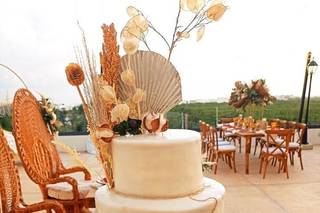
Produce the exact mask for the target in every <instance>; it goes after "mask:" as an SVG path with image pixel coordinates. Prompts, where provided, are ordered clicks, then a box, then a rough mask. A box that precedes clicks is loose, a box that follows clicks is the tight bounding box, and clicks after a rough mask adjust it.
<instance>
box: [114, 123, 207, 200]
mask: <svg viewBox="0 0 320 213" xmlns="http://www.w3.org/2000/svg"><path fill="white" fill-rule="evenodd" d="M112 155H113V175H114V182H115V188H114V190H115V191H117V192H119V193H122V194H126V195H130V196H137V197H150V198H172V197H183V196H186V195H189V194H192V193H194V192H197V191H199V189H201V187H202V184H203V182H202V180H203V175H202V170H201V157H200V156H201V151H200V135H199V133H198V132H195V131H191V130H172V129H170V130H168V131H166V132H163V133H159V134H157V135H152V134H149V135H137V136H121V137H117V138H115V139H114V140H113V141H112Z"/></svg>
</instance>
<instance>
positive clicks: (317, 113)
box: [167, 96, 320, 128]
mask: <svg viewBox="0 0 320 213" xmlns="http://www.w3.org/2000/svg"><path fill="white" fill-rule="evenodd" d="M299 109H300V98H298V97H292V96H291V97H288V96H282V97H281V98H280V97H279V99H278V100H277V101H276V102H275V103H274V104H273V105H271V106H268V107H266V108H265V110H264V113H262V111H261V110H259V109H258V108H256V110H255V111H256V112H255V114H254V115H253V116H254V118H256V119H260V118H261V117H262V116H263V117H265V118H267V119H271V118H280V119H285V120H297V117H298V112H299ZM182 112H183V113H187V114H188V115H189V116H188V120H189V122H188V124H189V127H190V128H196V127H197V126H198V121H199V120H203V121H206V122H208V123H211V124H212V125H214V124H215V123H216V121H217V119H219V118H221V117H233V116H237V115H239V114H243V115H245V116H247V115H248V111H243V110H241V109H240V110H239V109H238V110H236V109H234V108H233V107H232V106H230V105H228V103H226V102H222V103H218V102H210V103H182V104H179V105H178V106H176V107H175V108H173V109H172V110H171V111H170V112H169V113H168V114H167V116H168V118H169V121H170V127H172V128H179V127H181V120H182V118H181V113H182ZM303 118H304V117H303ZM309 123H312V124H314V123H316V124H320V97H313V98H312V99H311V100H310V109H309Z"/></svg>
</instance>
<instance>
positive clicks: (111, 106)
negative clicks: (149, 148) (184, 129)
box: [65, 0, 227, 188]
mask: <svg viewBox="0 0 320 213" xmlns="http://www.w3.org/2000/svg"><path fill="white" fill-rule="evenodd" d="M226 9H227V7H226V6H225V5H223V4H222V3H221V1H213V2H212V3H211V4H209V3H208V2H207V3H206V1H205V0H181V1H179V10H178V15H177V18H176V24H175V29H174V33H173V36H172V41H171V44H169V42H168V40H167V39H166V38H165V37H164V36H163V35H162V34H161V33H160V32H159V31H158V30H157V29H156V28H155V27H154V25H152V23H151V22H150V21H149V20H147V19H146V17H145V16H144V15H143V13H142V12H141V11H139V10H138V9H136V8H135V7H132V6H129V7H128V8H127V13H128V15H129V17H130V20H129V21H128V22H127V24H126V25H125V27H124V28H123V30H122V31H121V35H120V37H121V41H122V44H123V45H122V46H123V49H124V50H125V52H126V54H127V55H125V56H123V57H120V55H119V45H118V43H117V37H116V36H117V33H116V30H115V27H114V25H113V24H111V25H105V24H104V25H102V32H103V44H102V50H101V52H100V54H99V56H100V65H101V67H100V69H99V72H97V69H96V68H97V67H96V63H95V57H94V55H93V54H91V52H90V51H89V49H88V45H87V42H86V38H85V34H84V31H83V30H82V28H81V27H80V26H79V28H80V30H81V31H82V47H81V48H80V47H77V48H76V57H77V64H74V63H71V64H69V65H68V66H67V67H66V69H65V72H66V75H67V79H68V81H69V83H70V84H71V85H73V86H76V88H77V90H78V92H79V95H80V97H81V100H82V103H83V108H84V112H85V115H86V119H87V121H88V130H89V132H90V136H91V138H92V141H93V142H94V144H95V146H96V147H97V149H98V152H99V158H100V160H101V162H102V164H103V167H104V170H105V175H106V182H107V185H108V187H109V188H112V187H113V186H114V182H113V173H112V152H111V141H112V139H113V137H115V136H117V135H126V134H132V135H135V134H141V133H142V132H149V133H157V132H163V131H165V130H167V129H168V127H169V123H168V121H167V120H166V119H165V118H164V116H163V114H164V113H166V112H168V111H169V110H170V109H171V108H173V107H174V106H176V105H177V104H178V103H179V102H181V100H182V94H181V80H180V76H179V73H178V72H177V70H176V69H175V67H174V66H173V65H172V63H171V62H170V57H171V54H172V51H173V49H174V47H176V43H177V42H179V41H181V40H183V39H186V38H188V37H189V35H190V33H191V31H193V30H194V29H198V31H197V41H199V40H200V39H201V38H202V37H203V35H204V31H205V25H207V24H209V23H211V22H212V21H217V20H219V19H220V18H221V16H222V15H223V14H224V12H225V10H226ZM182 11H188V12H192V13H194V14H195V15H194V17H193V19H192V20H191V21H190V22H189V23H188V24H187V25H186V26H184V27H183V26H180V24H179V18H180V15H181V12H182ZM149 29H151V30H153V31H154V32H155V33H157V34H158V35H159V36H160V37H161V38H162V39H163V40H164V41H165V43H166V45H167V46H168V51H169V54H168V58H165V57H163V56H161V55H160V54H158V53H155V52H152V51H150V47H149V45H148V43H147V40H146V35H147V32H148V30H149ZM140 41H142V42H143V43H144V44H145V46H146V47H147V49H148V50H149V51H141V50H138V49H139V43H140ZM100 71H101V72H100ZM81 85H82V87H83V88H82V89H80V86H81Z"/></svg>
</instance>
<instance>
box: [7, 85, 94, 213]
mask: <svg viewBox="0 0 320 213" xmlns="http://www.w3.org/2000/svg"><path fill="white" fill-rule="evenodd" d="M13 134H14V137H15V140H16V144H17V149H18V153H19V156H20V158H21V161H22V164H23V166H24V168H25V170H26V173H27V174H28V176H29V177H30V178H31V180H33V181H34V182H35V183H36V184H38V185H39V186H40V189H41V191H42V194H43V198H44V199H48V198H49V197H48V192H47V187H46V185H47V184H54V183H59V182H67V183H69V184H70V185H71V186H72V191H73V199H72V200H67V201H66V200H64V201H62V200H58V201H59V202H61V203H62V204H63V205H64V206H65V208H66V210H70V211H71V212H79V211H80V209H81V208H82V207H94V199H93V198H86V199H80V198H79V191H78V184H77V181H76V180H75V179H74V178H72V177H70V176H63V177H62V176H61V175H65V174H70V173H74V172H83V173H84V176H85V180H90V179H91V176H90V173H89V172H88V171H87V170H86V169H85V168H82V167H73V168H68V169H66V168H65V167H64V166H63V165H62V162H61V159H60V157H59V154H58V152H57V150H56V147H55V145H54V144H53V143H52V142H51V141H52V139H53V136H52V135H51V134H50V132H49V131H48V128H47V127H46V124H45V122H44V120H43V118H42V115H41V111H40V106H39V103H38V101H37V100H36V98H35V97H34V96H33V95H32V93H31V92H30V91H28V90H27V89H19V90H18V91H17V92H16V94H15V97H14V101H13Z"/></svg>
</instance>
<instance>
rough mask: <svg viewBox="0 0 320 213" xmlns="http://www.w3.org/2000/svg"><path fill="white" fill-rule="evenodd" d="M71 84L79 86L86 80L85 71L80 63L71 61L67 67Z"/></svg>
mask: <svg viewBox="0 0 320 213" xmlns="http://www.w3.org/2000/svg"><path fill="white" fill-rule="evenodd" d="M65 71H66V76H67V79H68V82H69V84H71V85H72V86H79V85H81V84H82V83H83V81H84V73H83V70H82V68H81V67H80V65H79V64H76V63H70V64H68V66H67V67H66V69H65Z"/></svg>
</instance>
